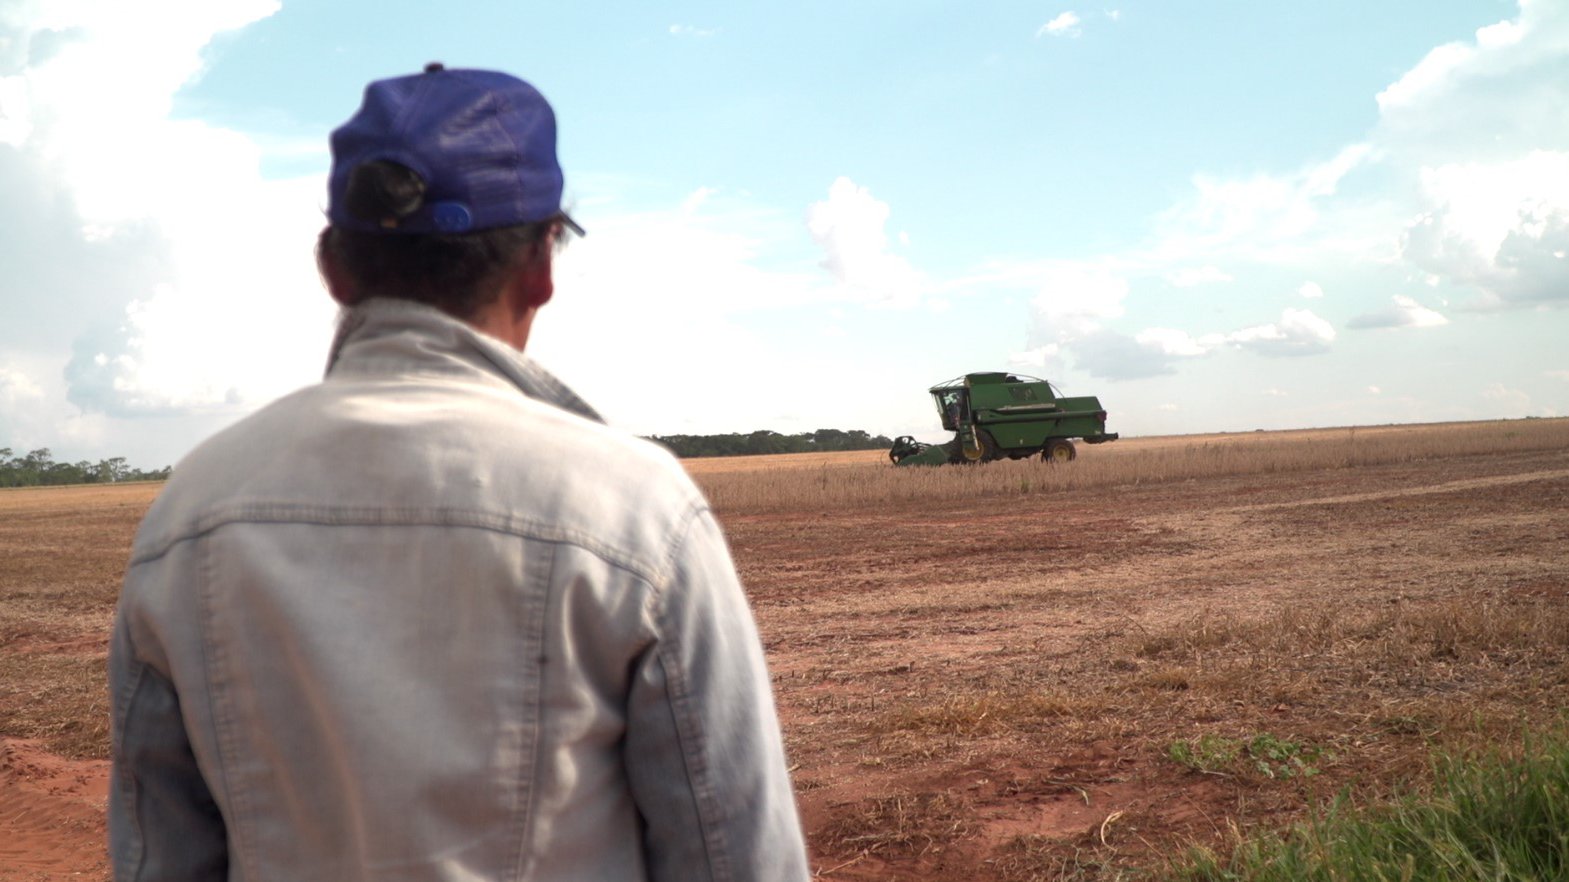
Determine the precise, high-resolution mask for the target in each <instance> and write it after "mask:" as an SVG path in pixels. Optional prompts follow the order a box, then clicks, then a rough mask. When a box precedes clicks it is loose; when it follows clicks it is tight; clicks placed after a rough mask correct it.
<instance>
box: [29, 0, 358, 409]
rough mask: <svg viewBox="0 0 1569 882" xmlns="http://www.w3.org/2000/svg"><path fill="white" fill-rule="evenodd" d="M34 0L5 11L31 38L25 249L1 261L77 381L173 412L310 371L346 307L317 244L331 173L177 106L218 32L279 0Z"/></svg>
mask: <svg viewBox="0 0 1569 882" xmlns="http://www.w3.org/2000/svg"><path fill="white" fill-rule="evenodd" d="M23 5H24V7H25V8H23V9H21V10H20V11H19V12H18V13H17V14H15V15H13V16H11V17H7V18H6V19H5V20H4V21H3V24H0V43H4V44H5V45H6V46H8V47H23V49H22V51H21V54H19V55H13V56H12V57H11V58H10V61H11V63H10V64H9V65H7V66H6V67H5V68H0V69H7V70H10V71H11V73H9V74H8V75H7V76H5V77H3V78H0V102H3V107H0V117H3V118H4V121H3V123H0V139H3V141H4V144H3V145H0V181H4V182H5V183H6V184H7V187H6V191H7V194H8V196H13V197H14V198H10V199H8V200H7V202H6V204H5V205H4V206H0V216H3V218H4V220H5V224H4V226H5V227H6V228H7V229H16V230H18V231H19V235H18V236H17V237H15V238H14V239H13V240H10V241H7V242H5V243H0V255H4V256H7V257H9V256H10V255H11V254H12V253H13V252H16V250H17V249H27V250H28V252H29V253H27V254H26V259H23V260H17V261H16V262H15V263H14V264H12V263H11V262H10V261H9V260H8V261H7V264H8V267H9V266H14V267H15V270H14V272H13V274H12V279H13V281H15V283H16V284H18V285H19V286H23V287H18V288H16V289H15V291H16V294H17V296H16V300H17V302H18V304H19V309H20V311H22V312H23V313H25V314H26V316H27V318H28V319H29V321H28V324H27V327H28V328H29V329H33V328H48V329H57V330H54V331H53V333H54V334H64V335H67V336H68V337H69V342H68V343H65V344H64V346H65V347H68V348H69V351H70V352H71V355H70V357H69V361H68V362H66V363H65V365H64V372H65V379H66V381H67V383H68V387H67V389H66V390H65V395H66V396H67V397H68V399H69V400H70V401H71V402H72V403H73V404H75V405H76V406H77V407H78V408H80V409H81V410H82V411H86V412H97V413H103V414H107V415H110V416H114V417H133V416H137V415H144V414H160V415H167V414H179V413H188V412H193V411H202V410H210V409H214V408H219V409H222V408H232V407H235V406H237V405H239V404H240V403H242V402H247V403H251V404H255V403H259V402H260V401H264V400H266V399H267V398H270V397H272V396H274V395H276V394H278V393H280V392H282V391H285V390H287V389H288V388H290V387H291V386H294V385H298V384H300V383H302V382H305V381H306V380H308V379H310V378H311V377H312V376H313V375H315V374H316V373H317V371H318V367H319V363H320V361H319V360H320V349H321V347H322V345H323V344H324V342H325V339H326V337H327V335H328V334H329V333H330V317H331V315H332V312H333V309H332V307H331V306H330V304H329V303H328V302H327V300H326V298H325V296H324V295H322V293H321V291H320V286H319V284H318V283H317V281H316V278H315V272H314V268H313V266H312V261H311V258H310V249H311V240H312V236H313V235H314V232H315V230H316V229H317V228H319V226H320V223H321V219H320V214H319V212H318V206H319V205H320V202H321V192H322V185H321V181H320V180H309V181H268V180H264V179H263V178H262V176H261V174H260V171H259V167H260V157H261V152H260V148H259V147H258V146H257V144H256V143H255V142H254V141H253V140H251V139H250V138H248V137H246V136H244V135H242V134H239V133H237V132H233V131H229V130H226V129H223V128H220V127H216V126H210V125H207V124H204V123H201V122H196V121H191V120H175V119H172V118H170V108H171V105H172V101H173V97H174V95H175V93H176V92H177V91H178V90H179V89H180V88H182V87H183V86H184V85H186V84H187V83H189V82H191V81H192V80H193V79H194V78H196V77H198V76H199V75H200V73H201V71H202V69H203V61H202V51H203V49H204V47H205V46H206V45H207V44H208V43H209V42H210V41H211V39H212V38H213V37H214V36H215V35H216V34H218V33H221V32H223V31H227V30H232V29H235V28H239V27H243V26H245V25H247V24H249V23H251V22H254V21H256V20H259V19H261V18H264V17H266V16H269V15H271V14H272V13H274V12H276V11H277V9H278V3H277V2H276V0H226V2H209V0H163V2H160V3H157V4H154V5H153V7H152V8H149V7H148V6H147V5H145V4H143V5H127V4H113V3H92V4H74V3H54V2H34V3H31V4H23ZM106 70H112V71H114V72H115V74H114V75H113V76H105V75H104V71H106ZM12 185H15V186H12ZM219 219H222V221H223V222H222V223H217V222H216V221H217V220H219ZM8 271H10V270H8ZM242 330H243V333H242V332H241V331H242ZM29 333H31V331H29ZM6 336H8V334H7V333H6V331H4V330H0V338H3V337H6ZM22 345H24V346H29V347H32V349H33V351H34V352H35V353H36V354H43V353H45V351H46V350H48V349H50V348H52V347H55V346H60V345H62V344H61V342H60V341H59V339H58V338H54V339H45V340H35V341H28V342H27V343H24V344H22ZM306 352H309V353H310V354H309V355H308V356H307V355H305V353H306Z"/></svg>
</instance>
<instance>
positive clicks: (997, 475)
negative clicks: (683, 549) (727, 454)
mask: <svg viewBox="0 0 1569 882" xmlns="http://www.w3.org/2000/svg"><path fill="white" fill-rule="evenodd" d="M1566 447H1569V419H1550V420H1538V419H1531V420H1511V421H1497V422H1485V423H1452V424H1442V425H1422V426H1380V427H1372V428H1348V429H1334V430H1311V431H1301V432H1260V433H1242V434H1235V435H1222V436H1200V437H1196V438H1193V439H1191V440H1189V439H1186V438H1181V437H1178V438H1148V439H1145V438H1133V439H1126V440H1123V441H1118V442H1116V443H1113V444H1104V445H1098V446H1094V447H1089V446H1086V448H1085V450H1084V453H1083V455H1082V456H1080V457H1079V459H1078V460H1077V461H1075V462H1073V463H1072V464H1064V465H1054V464H1051V463H1046V462H1042V461H1040V460H1039V459H1029V460H1019V461H1000V462H994V463H986V464H984V465H978V466H937V467H907V468H899V467H895V466H892V465H889V464H888V463H887V462H886V461H881V462H879V461H876V460H867V461H858V462H847V461H845V460H843V459H835V460H832V461H831V462H830V461H828V460H824V461H823V464H822V465H820V466H817V467H813V466H811V465H810V462H811V460H809V459H797V460H794V461H792V465H793V467H791V468H777V469H755V470H747V471H740V470H718V469H694V471H695V473H696V478H697V480H698V482H699V484H701V485H702V487H703V489H704V491H705V492H706V493H707V494H708V497H709V499H710V500H712V501H713V503H714V505H715V507H716V508H718V509H720V510H721V511H723V512H727V513H739V512H757V513H761V512H774V511H784V510H791V509H802V508H805V509H811V508H814V507H821V508H825V509H826V508H832V507H841V506H875V505H881V504H891V503H900V502H913V501H920V500H930V499H942V500H945V501H950V502H951V501H953V500H956V499H975V498H984V497H990V496H1028V495H1030V494H1035V493H1059V492H1063V491H1067V490H1075V489H1081V488H1100V487H1113V486H1118V485H1130V486H1131V485H1139V484H1156V483H1168V482H1172V481H1186V480H1192V479H1200V478H1210V477H1217V476H1223V475H1251V474H1280V473H1292V472H1305V471H1313V470H1322V469H1337V468H1354V467H1359V466H1371V465H1383V464H1389V463H1402V462H1412V461H1416V460H1425V459H1433V458H1439V457H1453V456H1471V455H1488V456H1496V455H1499V454H1501V453H1511V452H1529V451H1540V450H1560V449H1564V448H1566Z"/></svg>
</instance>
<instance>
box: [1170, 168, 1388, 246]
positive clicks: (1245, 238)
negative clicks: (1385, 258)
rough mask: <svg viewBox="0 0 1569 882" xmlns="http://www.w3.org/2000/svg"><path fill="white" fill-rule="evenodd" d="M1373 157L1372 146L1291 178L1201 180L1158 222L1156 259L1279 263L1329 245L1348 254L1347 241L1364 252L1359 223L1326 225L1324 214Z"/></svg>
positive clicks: (1202, 177) (1202, 175) (1204, 177)
mask: <svg viewBox="0 0 1569 882" xmlns="http://www.w3.org/2000/svg"><path fill="white" fill-rule="evenodd" d="M1372 156H1373V148H1372V147H1371V145H1368V144H1353V145H1351V146H1349V147H1346V148H1344V149H1342V150H1341V151H1339V152H1338V153H1337V154H1336V155H1335V156H1334V157H1332V158H1331V159H1329V160H1327V161H1324V162H1314V163H1309V164H1308V165H1305V166H1304V167H1302V168H1300V169H1298V170H1296V171H1294V172H1290V173H1287V174H1278V175H1271V174H1256V175H1252V176H1250V177H1246V178H1236V177H1226V176H1221V175H1214V174H1209V173H1200V174H1196V175H1194V176H1193V178H1192V184H1193V194H1192V195H1191V196H1190V197H1188V198H1187V199H1185V200H1183V201H1182V202H1179V203H1178V204H1177V205H1175V206H1173V207H1172V208H1170V209H1168V210H1167V211H1165V212H1163V213H1162V214H1161V215H1160V216H1159V218H1158V219H1157V232H1158V233H1159V235H1160V239H1159V241H1158V243H1157V244H1156V245H1155V246H1154V247H1153V248H1152V249H1150V256H1151V257H1152V258H1153V259H1155V260H1158V261H1165V262H1193V261H1197V260H1202V259H1205V258H1209V259H1214V258H1217V257H1220V258H1228V259H1234V260H1250V261H1260V260H1263V261H1280V260H1281V259H1283V258H1286V259H1290V258H1299V257H1300V256H1301V255H1302V254H1304V253H1306V252H1308V251H1311V250H1318V249H1322V248H1324V247H1326V245H1336V246H1337V247H1347V246H1345V245H1343V244H1341V245H1337V243H1341V242H1350V244H1351V246H1354V247H1357V248H1365V247H1366V243H1365V241H1363V240H1364V239H1365V238H1366V236H1367V233H1366V232H1365V231H1363V230H1361V229H1359V227H1360V226H1361V223H1360V222H1359V223H1358V224H1355V225H1350V224H1346V223H1344V222H1341V223H1337V224H1333V225H1331V224H1324V223H1322V217H1321V215H1322V213H1323V212H1324V211H1325V210H1326V209H1327V208H1329V207H1332V205H1333V203H1332V197H1334V196H1335V195H1336V193H1337V192H1338V189H1339V186H1340V182H1341V180H1342V179H1343V178H1344V177H1345V176H1346V175H1348V174H1350V173H1351V172H1352V171H1354V170H1356V169H1358V168H1359V167H1362V166H1363V165H1365V164H1366V163H1368V162H1369V161H1370V159H1371V158H1372Z"/></svg>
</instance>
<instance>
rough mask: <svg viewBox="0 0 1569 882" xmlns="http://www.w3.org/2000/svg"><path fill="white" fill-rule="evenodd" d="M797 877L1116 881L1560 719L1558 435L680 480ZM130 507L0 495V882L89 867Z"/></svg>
mask: <svg viewBox="0 0 1569 882" xmlns="http://www.w3.org/2000/svg"><path fill="white" fill-rule="evenodd" d="M689 468H690V470H691V471H692V472H693V474H694V475H695V476H696V477H697V479H698V480H699V482H700V483H702V484H703V485H704V486H705V488H706V489H707V490H708V492H709V493H710V496H711V498H712V499H713V500H714V502H715V505H716V508H717V509H718V511H719V513H720V517H721V520H722V521H723V523H724V525H725V527H726V530H727V531H728V533H729V536H730V540H731V543H732V546H733V549H734V552H735V558H736V561H737V564H738V566H739V567H740V569H741V572H742V575H743V578H744V580H745V582H746V585H747V588H748V591H749V593H750V594H751V597H752V602H753V606H754V609H755V610H756V613H757V616H758V620H759V624H760V627H761V630H762V633H763V637H764V641H765V643H766V646H767V650H768V654H769V659H770V664H771V666H772V671H773V676H774V683H775V689H776V696H777V699H778V702H779V707H780V715H781V717H782V719H783V723H784V728H785V736H786V746H787V749H788V750H789V752H790V761H791V763H792V764H793V767H794V778H795V783H796V790H797V793H798V797H799V801H800V805H801V808H802V812H803V816H804V819H805V823H806V826H807V831H808V837H809V841H810V845H811V849H812V854H813V862H814V865H815V866H816V868H817V869H818V871H819V875H820V876H822V877H823V878H828V879H842V880H871V879H952V880H961V879H966V880H967V879H1004V880H1025V879H1059V878H1064V879H1112V878H1118V874H1119V871H1121V870H1124V869H1127V868H1158V867H1159V866H1160V865H1161V862H1162V861H1163V860H1164V859H1165V858H1166V856H1168V855H1171V854H1174V853H1176V852H1177V851H1179V850H1180V849H1181V847H1182V846H1183V845H1184V844H1185V843H1188V842H1193V841H1197V842H1201V843H1206V844H1209V845H1223V844H1225V843H1227V842H1229V841H1230V840H1231V838H1232V837H1234V836H1235V835H1236V833H1237V831H1243V832H1246V831H1248V830H1252V829H1258V828H1272V827H1276V826H1279V825H1281V824H1283V823H1286V822H1288V821H1291V820H1294V819H1298V818H1301V817H1303V816H1304V814H1305V813H1306V811H1307V810H1308V807H1309V806H1311V805H1313V804H1315V803H1322V802H1323V801H1325V800H1327V799H1329V798H1331V797H1333V796H1335V795H1336V794H1340V793H1348V794H1350V795H1351V796H1352V797H1353V798H1354V799H1356V800H1358V801H1369V800H1376V799H1378V798H1379V797H1380V796H1381V795H1383V794H1385V793H1387V792H1389V791H1390V790H1391V789H1392V788H1395V787H1398V786H1402V785H1408V784H1410V783H1412V782H1420V781H1421V780H1422V778H1423V776H1424V774H1425V771H1426V769H1427V762H1428V757H1429V755H1430V751H1431V749H1432V748H1433V747H1435V746H1437V747H1444V748H1451V749H1457V750H1463V749H1466V748H1470V747H1476V746H1480V745H1485V744H1503V745H1508V744H1512V743H1518V742H1519V740H1520V739H1521V737H1522V735H1523V734H1524V733H1526V732H1528V731H1532V730H1535V731H1545V730H1550V729H1561V728H1562V726H1563V723H1564V719H1563V716H1562V713H1563V708H1565V707H1566V706H1569V603H1566V601H1569V421H1566V420H1525V421H1510V422H1505V423H1472V424H1453V425H1441V426H1406V427H1383V428H1359V429H1355V430H1348V429H1342V430H1323V431H1314V432H1267V433H1248V434H1233V435H1223V436H1203V437H1181V438H1154V439H1124V440H1122V441H1118V442H1116V443H1115V444H1108V445H1101V446H1096V447H1088V446H1081V448H1080V455H1079V459H1078V460H1077V461H1076V462H1074V463H1072V464H1068V465H1058V466H1053V465H1048V464H1045V463H1042V462H1040V461H1019V462H1002V463H994V464H989V465H985V466H970V467H949V468H938V469H915V470H910V469H894V468H892V467H891V466H889V465H888V464H887V461H886V459H884V458H882V456H881V454H878V453H875V452H874V453H869V454H868V453H862V454H823V455H796V456H790V457H762V458H749V459H732V460H694V461H689ZM156 489H157V487H156V485H142V486H125V487H111V488H99V489H87V488H68V489H57V490H29V491H0V739H3V740H0V868H4V869H3V870H0V879H54V878H64V877H67V876H72V877H73V878H75V877H76V876H75V874H77V873H84V874H87V876H86V877H87V878H94V877H97V876H102V875H103V873H104V870H103V867H104V862H103V859H102V856H101V853H102V844H101V843H102V835H103V834H102V806H103V777H104V773H105V769H104V764H103V762H102V758H103V756H104V755H105V745H104V737H105V726H104V714H105V708H104V704H103V699H102V695H101V693H102V676H103V672H102V669H103V656H104V652H105V646H106V628H107V624H108V621H109V617H110V615H111V613H112V605H113V602H114V597H115V591H116V587H117V582H118V578H119V572H120V568H121V567H122V566H123V561H124V556H125V553H126V550H127V548H128V545H129V540H130V536H131V533H132V531H133V530H134V527H135V523H136V520H137V519H138V518H139V517H140V515H141V513H142V511H143V510H145V507H146V505H147V504H148V503H149V502H150V500H151V498H152V497H153V495H154V494H155V493H156Z"/></svg>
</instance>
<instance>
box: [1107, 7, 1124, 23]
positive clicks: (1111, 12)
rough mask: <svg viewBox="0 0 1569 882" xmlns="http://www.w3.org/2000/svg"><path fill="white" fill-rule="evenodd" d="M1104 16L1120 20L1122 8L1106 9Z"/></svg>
mask: <svg viewBox="0 0 1569 882" xmlns="http://www.w3.org/2000/svg"><path fill="white" fill-rule="evenodd" d="M1106 17H1107V18H1109V19H1111V20H1112V21H1121V20H1122V10H1120V9H1108V10H1106Z"/></svg>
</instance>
